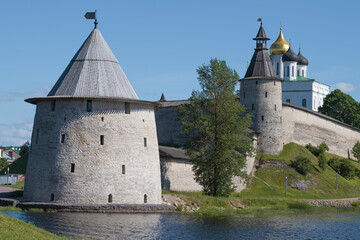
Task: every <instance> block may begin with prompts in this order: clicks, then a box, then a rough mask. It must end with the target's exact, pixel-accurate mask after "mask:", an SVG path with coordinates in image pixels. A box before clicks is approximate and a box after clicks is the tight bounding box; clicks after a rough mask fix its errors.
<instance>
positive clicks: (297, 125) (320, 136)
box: [282, 103, 360, 158]
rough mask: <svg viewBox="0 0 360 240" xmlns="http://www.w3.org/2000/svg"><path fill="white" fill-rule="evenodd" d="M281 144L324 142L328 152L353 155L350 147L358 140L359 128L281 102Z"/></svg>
mask: <svg viewBox="0 0 360 240" xmlns="http://www.w3.org/2000/svg"><path fill="white" fill-rule="evenodd" d="M282 129H283V144H286V143H289V142H295V143H297V144H300V145H306V144H308V143H311V144H313V145H318V144H320V143H322V142H325V143H326V144H327V145H328V146H329V148H330V151H329V152H330V153H334V154H337V155H340V156H342V157H346V158H347V157H348V156H349V155H350V157H353V156H352V154H351V149H352V147H353V146H354V144H355V143H356V142H357V141H360V130H359V129H356V128H353V127H351V126H349V125H347V124H344V123H341V122H339V121H337V120H335V119H333V118H330V117H327V116H325V115H322V114H319V113H317V112H314V111H311V110H309V109H306V108H303V107H299V106H296V105H293V104H289V103H283V128H282Z"/></svg>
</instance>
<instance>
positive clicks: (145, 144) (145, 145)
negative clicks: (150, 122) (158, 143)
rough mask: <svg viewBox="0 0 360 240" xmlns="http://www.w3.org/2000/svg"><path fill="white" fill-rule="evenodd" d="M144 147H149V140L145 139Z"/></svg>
mask: <svg viewBox="0 0 360 240" xmlns="http://www.w3.org/2000/svg"><path fill="white" fill-rule="evenodd" d="M144 147H147V139H146V138H144Z"/></svg>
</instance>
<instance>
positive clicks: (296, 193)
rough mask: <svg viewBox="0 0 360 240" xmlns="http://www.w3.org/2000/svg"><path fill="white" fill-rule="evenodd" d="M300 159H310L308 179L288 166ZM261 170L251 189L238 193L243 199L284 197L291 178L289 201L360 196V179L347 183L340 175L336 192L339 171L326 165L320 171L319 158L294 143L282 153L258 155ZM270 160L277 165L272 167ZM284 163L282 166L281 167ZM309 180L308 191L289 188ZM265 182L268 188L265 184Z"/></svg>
mask: <svg viewBox="0 0 360 240" xmlns="http://www.w3.org/2000/svg"><path fill="white" fill-rule="evenodd" d="M325 155H326V157H327V160H329V159H330V158H332V157H334V156H336V155H334V154H329V153H326V154H325ZM297 156H304V157H307V158H309V159H310V160H311V162H312V164H313V167H312V169H311V171H310V173H309V174H307V176H304V175H301V174H299V173H298V172H296V171H295V170H294V169H293V168H291V167H289V164H290V163H291V160H295V158H296V157H297ZM258 160H259V163H260V168H259V169H257V171H256V173H255V176H256V178H253V179H252V181H251V183H250V184H249V186H248V189H246V190H244V191H242V192H241V193H239V194H237V195H238V196H239V197H242V198H254V197H285V178H286V177H287V178H288V187H287V196H286V197H287V198H297V199H299V198H302V199H304V198H315V199H316V198H329V199H330V198H345V197H358V196H360V180H359V179H358V178H355V179H352V180H348V179H345V178H343V177H341V176H340V175H338V189H336V175H337V174H336V172H335V171H334V170H333V169H332V168H331V167H329V166H328V165H327V166H326V168H325V170H321V169H320V167H319V166H318V159H317V157H315V156H314V155H313V154H312V153H311V152H310V151H308V150H307V149H306V148H305V147H303V146H300V145H297V144H295V143H289V144H287V145H285V146H284V149H283V152H282V153H281V154H279V155H261V156H258ZM269 161H271V162H272V163H273V164H275V165H276V163H277V162H278V163H280V164H278V165H279V166H280V167H277V166H270V164H267V163H269ZM351 162H352V164H353V165H354V166H355V167H356V168H358V169H360V164H359V163H358V162H355V161H351ZM281 163H282V165H281ZM299 180H300V181H301V180H302V181H306V182H307V183H308V186H309V188H308V190H306V191H300V190H297V189H294V188H291V187H290V185H291V184H294V183H296V182H299ZM264 182H266V183H267V184H268V185H266V184H265V183H264Z"/></svg>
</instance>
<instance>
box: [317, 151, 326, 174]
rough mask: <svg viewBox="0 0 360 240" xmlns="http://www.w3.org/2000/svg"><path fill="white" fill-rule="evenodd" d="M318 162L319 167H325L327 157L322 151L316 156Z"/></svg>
mask: <svg viewBox="0 0 360 240" xmlns="http://www.w3.org/2000/svg"><path fill="white" fill-rule="evenodd" d="M318 160H319V162H318V164H319V167H320V168H321V169H322V170H323V171H324V170H325V167H326V164H327V159H326V156H325V154H324V153H320V155H319V156H318Z"/></svg>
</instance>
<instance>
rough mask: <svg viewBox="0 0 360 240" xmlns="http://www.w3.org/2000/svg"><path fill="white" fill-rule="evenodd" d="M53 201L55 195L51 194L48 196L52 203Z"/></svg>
mask: <svg viewBox="0 0 360 240" xmlns="http://www.w3.org/2000/svg"><path fill="white" fill-rule="evenodd" d="M54 200H55V195H54V194H53V193H52V194H51V196H50V201H54Z"/></svg>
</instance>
